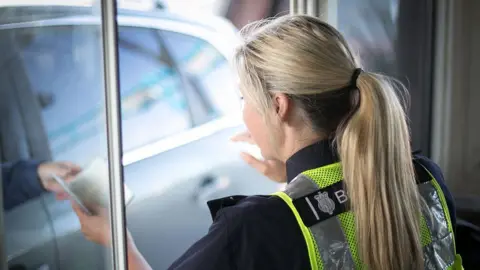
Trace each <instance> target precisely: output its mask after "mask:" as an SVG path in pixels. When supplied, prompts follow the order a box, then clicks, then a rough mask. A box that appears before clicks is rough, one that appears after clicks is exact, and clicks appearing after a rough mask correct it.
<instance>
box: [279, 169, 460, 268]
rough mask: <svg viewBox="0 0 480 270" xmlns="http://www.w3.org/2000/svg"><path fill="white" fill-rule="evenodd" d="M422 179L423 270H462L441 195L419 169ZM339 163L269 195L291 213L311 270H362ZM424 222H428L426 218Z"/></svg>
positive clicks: (447, 212)
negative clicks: (272, 195) (423, 206)
mask: <svg viewBox="0 0 480 270" xmlns="http://www.w3.org/2000/svg"><path fill="white" fill-rule="evenodd" d="M416 167H421V169H423V170H424V173H425V174H426V175H427V177H424V178H426V179H422V180H420V181H423V182H420V181H417V182H418V189H419V191H420V194H421V196H422V197H423V199H424V200H425V202H426V204H427V206H428V207H427V208H426V209H422V218H421V240H422V245H423V252H424V263H425V269H428V270H430V269H431V270H433V269H435V270H436V269H463V267H462V262H461V258H460V256H459V255H457V254H456V251H455V250H456V248H455V239H454V234H453V228H452V224H451V221H450V214H449V210H448V207H447V203H446V201H445V197H444V194H443V192H442V190H441V188H440V186H439V184H438V182H437V180H435V178H434V177H433V176H432V175H431V174H430V172H428V170H426V169H425V168H424V167H423V166H422V165H420V164H419V163H417V164H416ZM342 179H343V176H342V169H341V165H340V163H335V164H331V165H327V166H323V167H320V168H316V169H312V170H308V171H305V172H303V173H301V174H300V175H298V176H297V177H296V178H295V179H293V180H292V181H291V182H290V183H289V184H288V185H287V186H286V189H285V191H283V192H277V193H275V194H274V195H275V196H278V197H280V198H282V200H283V201H284V202H285V203H286V204H287V205H288V206H289V207H290V209H291V210H292V213H293V215H294V216H295V218H296V220H297V222H298V225H299V227H300V229H301V231H302V234H303V237H304V239H305V242H306V245H307V248H308V255H309V258H310V265H311V269H312V270H317V269H362V268H364V267H363V265H362V261H361V259H360V256H359V252H358V249H357V242H356V235H355V218H354V213H352V212H351V211H349V210H348V208H347V202H348V196H347V194H346V192H345V191H344V189H343V181H342ZM425 217H429V218H425Z"/></svg>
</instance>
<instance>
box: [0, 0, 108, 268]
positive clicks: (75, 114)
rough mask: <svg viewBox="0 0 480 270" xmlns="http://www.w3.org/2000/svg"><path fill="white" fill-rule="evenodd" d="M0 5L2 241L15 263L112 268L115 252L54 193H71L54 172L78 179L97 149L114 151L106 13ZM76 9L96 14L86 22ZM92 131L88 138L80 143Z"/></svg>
mask: <svg viewBox="0 0 480 270" xmlns="http://www.w3.org/2000/svg"><path fill="white" fill-rule="evenodd" d="M0 13H1V14H2V19H1V23H0V40H1V41H2V42H0V47H1V48H0V50H1V51H2V54H1V55H0V71H1V72H0V111H1V113H0V159H1V171H2V173H1V176H2V177H1V178H2V189H3V194H2V195H3V206H4V210H5V212H4V230H5V234H4V235H5V237H6V238H5V243H2V244H4V245H5V251H6V257H7V259H8V265H9V267H11V268H12V269H108V266H107V265H106V262H108V261H109V256H110V255H109V252H106V253H104V252H103V249H101V248H100V247H98V246H96V245H94V244H92V243H90V242H88V241H87V240H86V239H85V238H84V237H83V235H81V233H80V231H79V230H80V224H79V223H78V219H77V218H76V216H75V215H74V213H73V211H72V209H71V206H70V203H69V201H63V200H57V199H56V198H55V197H57V198H58V199H67V193H65V191H64V188H63V187H62V186H61V185H60V184H59V182H57V181H56V180H54V179H60V180H61V183H66V184H67V185H70V183H78V181H77V182H75V181H76V180H78V179H77V178H78V176H79V175H80V174H81V173H82V172H83V171H84V169H85V168H86V167H88V164H89V162H90V161H91V160H93V158H95V157H106V156H107V152H106V147H104V145H106V136H105V120H104V118H105V117H104V116H103V115H104V88H103V64H102V57H103V56H102V44H101V36H100V34H101V26H100V25H99V24H98V18H99V17H97V16H95V15H93V11H92V9H90V8H85V7H73V6H72V7H67V6H45V7H43V6H32V7H29V6H25V7H14V6H12V7H3V6H2V7H0ZM74 15H82V16H83V18H84V20H85V21H86V22H88V21H91V22H92V23H87V24H85V25H79V24H78V23H76V22H75V20H72V19H71V18H70V17H71V16H74ZM69 16H70V17H69ZM95 21H96V22H97V23H93V22H95ZM92 134H93V135H94V136H92ZM83 138H89V141H88V140H87V142H88V143H87V144H84V145H80V144H79V142H83V140H84V139H83ZM107 180H108V179H107ZM106 195H107V196H108V194H106ZM85 258H88V260H86V259H85Z"/></svg>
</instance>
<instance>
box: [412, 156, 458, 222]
mask: <svg viewBox="0 0 480 270" xmlns="http://www.w3.org/2000/svg"><path fill="white" fill-rule="evenodd" d="M415 158H416V159H417V160H418V161H419V162H420V163H421V164H422V165H423V166H424V167H425V168H426V169H427V170H428V171H429V172H430V173H431V174H432V176H433V177H434V178H435V179H436V180H437V182H438V184H439V185H440V188H441V189H442V192H443V195H444V196H445V200H446V201H447V207H448V212H449V213H450V220H451V222H452V226H453V228H455V226H456V224H457V217H456V210H455V203H454V201H453V196H452V194H451V193H450V191H449V190H448V188H447V185H446V183H445V179H444V177H443V173H442V170H441V169H440V167H439V166H438V165H437V164H436V163H435V162H433V161H431V160H430V159H428V158H426V157H424V156H420V155H416V156H415Z"/></svg>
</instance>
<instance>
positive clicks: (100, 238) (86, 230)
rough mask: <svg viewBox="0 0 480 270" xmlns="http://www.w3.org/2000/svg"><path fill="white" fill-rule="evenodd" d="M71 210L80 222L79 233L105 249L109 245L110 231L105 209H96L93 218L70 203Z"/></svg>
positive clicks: (73, 203) (73, 202) (74, 203)
mask: <svg viewBox="0 0 480 270" xmlns="http://www.w3.org/2000/svg"><path fill="white" fill-rule="evenodd" d="M71 203H72V208H73V210H74V211H75V214H77V217H78V220H79V221H80V225H81V231H82V233H83V235H84V236H85V238H87V239H88V240H89V241H92V242H94V243H97V244H100V245H102V246H105V247H109V246H110V245H111V229H110V222H109V218H108V210H107V209H97V211H96V213H97V215H95V216H90V215H88V214H86V213H85V212H84V211H83V210H82V208H81V207H80V206H79V205H78V204H77V203H76V202H75V201H71Z"/></svg>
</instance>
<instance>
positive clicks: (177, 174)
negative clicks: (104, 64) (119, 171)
mask: <svg viewBox="0 0 480 270" xmlns="http://www.w3.org/2000/svg"><path fill="white" fill-rule="evenodd" d="M120 21H121V20H120ZM162 25H163V24H162V23H160V22H159V23H158V26H157V27H155V28H153V27H150V28H145V27H129V26H121V27H120V30H119V49H120V73H121V88H122V92H123V91H130V90H127V89H126V88H124V87H127V86H128V84H127V83H122V80H124V79H123V74H130V75H131V76H132V74H137V75H138V76H140V77H141V76H147V75H146V74H148V73H149V72H147V71H142V72H139V71H140V70H141V69H145V68H146V65H142V64H141V62H140V61H142V60H140V59H141V56H140V55H135V57H134V52H133V51H130V52H128V51H129V50H131V49H130V48H133V47H130V48H126V47H123V48H122V43H123V42H124V40H131V41H133V40H135V41H136V42H137V43H140V44H143V45H142V46H143V47H144V49H143V50H141V51H144V52H145V51H147V49H146V48H147V47H149V46H152V44H157V46H156V47H157V48H158V46H162V47H164V49H163V50H164V51H163V53H165V54H166V55H165V56H164V58H163V59H165V61H166V62H168V63H171V68H172V70H171V71H170V73H169V74H170V75H171V76H174V77H175V78H176V79H177V80H178V81H179V82H181V83H178V84H176V86H177V87H176V88H174V87H172V88H171V89H170V88H168V89H169V90H168V91H167V89H164V91H167V92H169V91H174V90H175V91H176V93H177V95H179V96H181V97H182V99H181V100H183V102H185V103H184V104H185V105H187V106H186V107H184V110H183V111H176V113H180V112H182V114H183V115H184V117H185V118H187V117H190V121H187V122H190V126H188V127H187V126H185V129H184V130H177V131H173V130H171V131H168V132H167V130H169V128H170V127H176V125H177V124H178V123H172V121H174V119H177V118H178V116H174V115H169V116H168V117H159V115H158V114H154V113H153V111H152V118H151V120H150V121H149V122H145V125H147V126H142V125H139V124H138V121H137V122H135V123H133V124H132V125H135V127H133V126H131V127H130V128H132V129H135V130H136V132H148V133H149V134H151V135H153V134H155V133H156V132H161V133H159V135H158V138H159V140H157V141H154V142H152V143H147V144H146V145H144V146H143V147H138V148H135V149H131V150H130V151H127V152H126V153H125V161H126V164H125V165H126V167H125V181H126V183H127V185H128V186H129V187H130V189H132V190H133V192H134V193H135V199H134V201H133V202H132V204H131V205H129V207H128V208H127V224H128V228H129V229H130V231H131V233H132V235H133V237H134V238H135V242H136V244H137V246H138V247H139V249H140V250H141V251H142V254H143V255H144V256H145V258H146V259H147V261H148V262H149V263H150V264H151V265H152V267H153V268H154V269H166V268H167V267H168V266H169V265H170V264H171V263H172V262H173V261H174V260H175V259H176V258H178V257H179V256H180V255H181V254H182V253H183V252H184V251H185V250H186V249H187V248H188V247H189V246H190V245H192V244H193V243H194V242H195V241H196V240H198V239H200V238H201V237H202V236H203V235H204V234H205V233H206V232H207V231H208V227H209V225H210V224H211V222H212V220H211V216H210V214H209V212H208V209H207V205H206V202H207V201H208V200H211V199H215V198H219V197H223V196H228V195H233V194H268V193H271V192H273V191H275V190H276V189H277V188H278V186H277V185H276V184H274V183H272V182H270V181H268V180H266V179H265V178H264V177H262V176H260V175H259V174H258V173H257V172H256V171H254V170H253V169H251V168H249V167H248V166H246V165H245V164H244V163H243V162H242V161H241V160H240V158H239V155H238V154H239V148H238V147H237V146H236V145H234V144H233V143H231V142H229V138H230V137H231V136H233V135H234V134H235V133H237V132H240V131H243V129H244V127H243V126H242V125H241V121H240V118H239V115H238V113H239V111H240V106H239V105H240V104H239V96H238V93H236V88H235V87H236V86H235V81H234V76H233V74H232V73H231V70H230V67H229V65H228V62H227V59H226V56H225V55H224V54H222V53H221V49H217V48H218V47H216V46H215V45H214V43H215V42H214V41H212V42H210V41H209V40H208V37H211V36H213V37H216V38H220V37H221V36H220V35H221V34H217V35H212V34H211V33H208V34H206V35H205V36H203V37H202V35H201V34H202V32H206V30H204V29H202V28H197V29H195V31H193V32H194V33H195V34H193V33H192V32H189V31H188V30H186V29H192V26H191V25H185V26H184V27H182V25H179V27H177V28H175V29H172V28H170V29H164V28H162ZM152 37H154V38H152ZM153 40H156V42H154V41H153ZM234 44H235V43H234V42H232V43H231V44H230V46H232V48H233V46H234ZM165 48H166V49H167V50H168V53H167V52H166V51H165ZM151 49H153V48H151ZM128 54H132V57H128V56H127V55H128ZM152 57H153V56H152ZM127 58H128V59H131V61H130V62H129V61H127ZM160 58H161V57H158V56H157V57H154V59H160ZM172 63H173V64H172ZM140 66H142V68H139V67H140ZM137 72H138V73H137ZM147 77H148V76H147ZM170 80H171V78H170ZM140 81H141V80H140ZM167 86H168V84H166V83H165V82H162V81H161V80H158V81H157V85H156V86H152V85H151V86H150V87H151V88H150V89H155V87H163V88H166V87H167ZM133 88H134V87H132V89H133ZM150 92H155V91H154V90H150ZM137 95H138V96H144V95H145V94H140V93H138V94H137ZM123 102H124V103H123V104H125V103H126V102H128V101H127V100H124V101H123ZM170 102H172V101H170ZM177 102H178V100H177ZM123 104H122V105H123ZM165 105H167V104H165ZM177 105H178V104H177ZM177 105H176V104H175V103H174V104H169V105H167V106H177ZM152 106H155V105H152ZM157 106H161V105H160V103H158V105H157ZM171 113H172V112H171ZM139 117H140V116H139ZM142 117H145V118H146V116H145V115H144V116H142ZM125 121H126V120H125V119H124V120H123V122H124V123H125ZM124 128H125V130H124V132H126V133H127V135H126V136H125V135H124V137H123V139H124V143H125V144H127V145H128V144H129V142H128V140H129V139H128V136H129V135H128V132H130V131H127V130H126V126H124ZM163 133H167V134H171V136H167V137H165V138H161V136H162V134H163Z"/></svg>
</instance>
